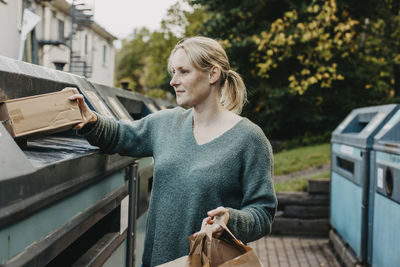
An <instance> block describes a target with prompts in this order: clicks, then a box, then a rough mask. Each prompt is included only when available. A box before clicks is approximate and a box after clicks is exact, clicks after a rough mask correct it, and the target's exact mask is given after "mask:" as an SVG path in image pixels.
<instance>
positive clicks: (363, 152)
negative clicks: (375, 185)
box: [330, 105, 398, 262]
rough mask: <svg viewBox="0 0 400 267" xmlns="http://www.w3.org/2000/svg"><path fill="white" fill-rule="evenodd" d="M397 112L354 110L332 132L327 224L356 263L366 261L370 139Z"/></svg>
mask: <svg viewBox="0 0 400 267" xmlns="http://www.w3.org/2000/svg"><path fill="white" fill-rule="evenodd" d="M397 109H398V106H397V105H382V106H374V107H364V108H358V109H355V110H353V111H352V112H351V113H350V114H349V115H348V116H347V117H346V118H345V119H344V121H343V122H342V123H340V124H339V125H338V127H337V128H336V129H335V130H334V132H333V133H332V138H331V185H330V186H331V188H330V189H331V200H330V222H331V226H332V228H333V229H334V230H335V231H336V233H337V234H338V235H339V236H340V238H341V239H342V240H343V241H344V243H346V244H348V246H349V247H350V248H351V251H352V252H353V254H354V257H355V258H356V260H357V261H358V262H366V260H367V249H368V248H367V247H368V246H367V240H368V199H369V197H368V191H369V171H370V169H369V165H370V151H371V149H372V144H373V137H374V136H375V135H376V134H377V132H378V131H379V130H380V129H381V128H382V127H383V125H384V124H385V123H386V122H387V121H388V119H390V117H391V116H392V115H393V114H394V113H395V112H396V111H397Z"/></svg>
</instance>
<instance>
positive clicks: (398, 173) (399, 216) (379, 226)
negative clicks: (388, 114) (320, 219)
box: [368, 110, 400, 266]
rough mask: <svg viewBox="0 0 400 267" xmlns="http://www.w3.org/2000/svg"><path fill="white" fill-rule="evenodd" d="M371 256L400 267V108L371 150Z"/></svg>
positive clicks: (378, 263) (378, 262) (377, 261)
mask: <svg viewBox="0 0 400 267" xmlns="http://www.w3.org/2000/svg"><path fill="white" fill-rule="evenodd" d="M371 177H372V179H371V186H370V188H371V190H370V199H371V200H370V205H369V213H370V224H369V230H370V231H369V232H370V233H371V235H370V238H369V251H368V258H369V260H370V262H371V266H400V242H399V240H400V231H399V223H400V110H399V111H397V112H396V113H395V115H393V117H392V118H391V119H390V120H389V121H388V122H387V123H386V124H385V126H383V128H382V129H381V130H380V131H379V133H378V134H377V135H376V136H375V140H374V145H373V150H372V152H371Z"/></svg>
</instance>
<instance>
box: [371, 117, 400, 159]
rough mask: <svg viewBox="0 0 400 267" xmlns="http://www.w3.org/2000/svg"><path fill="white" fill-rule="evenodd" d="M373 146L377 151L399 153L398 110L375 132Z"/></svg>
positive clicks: (399, 125) (399, 123)
mask: <svg viewBox="0 0 400 267" xmlns="http://www.w3.org/2000/svg"><path fill="white" fill-rule="evenodd" d="M373 148H374V150H378V151H386V152H389V153H393V154H400V110H398V111H397V112H396V113H395V114H394V115H393V116H392V118H391V119H390V120H389V121H388V122H387V123H386V124H385V125H384V126H383V128H382V129H381V130H380V131H379V132H378V133H377V135H376V136H375V138H374V145H373Z"/></svg>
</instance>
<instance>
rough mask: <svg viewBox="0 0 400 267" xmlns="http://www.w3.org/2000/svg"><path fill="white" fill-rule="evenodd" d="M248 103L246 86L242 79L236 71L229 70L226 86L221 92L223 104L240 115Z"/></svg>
mask: <svg viewBox="0 0 400 267" xmlns="http://www.w3.org/2000/svg"><path fill="white" fill-rule="evenodd" d="M224 76H225V75H224ZM246 102H247V93H246V86H245V85H244V82H243V79H242V77H240V75H239V73H237V72H236V71H233V70H228V72H227V74H226V81H225V84H224V86H223V87H222V90H221V104H222V105H223V106H224V108H226V109H227V110H230V111H232V112H234V113H236V114H240V113H241V112H242V109H243V105H244V104H245V103H246Z"/></svg>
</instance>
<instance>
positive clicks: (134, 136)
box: [64, 89, 152, 157]
mask: <svg viewBox="0 0 400 267" xmlns="http://www.w3.org/2000/svg"><path fill="white" fill-rule="evenodd" d="M64 90H65V89H64ZM74 90H75V91H76V94H74V95H72V96H71V97H70V98H69V99H70V100H71V101H77V103H78V106H79V108H80V111H81V114H82V119H83V122H82V123H80V124H78V125H76V126H75V127H74V129H77V130H78V134H80V135H83V136H84V137H85V138H86V139H87V140H88V141H89V143H90V144H91V145H94V146H98V147H100V149H101V151H102V152H104V153H108V154H114V153H119V154H121V155H126V156H134V157H139V156H151V155H152V147H151V119H150V118H148V117H150V116H148V117H146V118H145V119H142V120H138V121H134V122H128V121H123V120H120V121H116V120H115V119H111V118H107V117H104V116H101V115H100V114H97V113H95V112H93V111H92V110H90V108H89V107H88V106H87V104H86V103H85V100H84V98H83V95H81V94H79V93H78V91H77V90H76V89H74Z"/></svg>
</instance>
